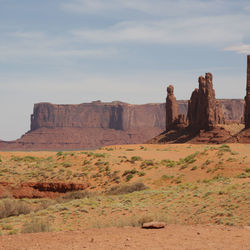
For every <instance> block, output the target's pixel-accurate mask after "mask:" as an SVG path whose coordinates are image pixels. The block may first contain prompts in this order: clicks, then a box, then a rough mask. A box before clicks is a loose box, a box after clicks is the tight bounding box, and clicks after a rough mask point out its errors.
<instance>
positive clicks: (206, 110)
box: [187, 73, 225, 131]
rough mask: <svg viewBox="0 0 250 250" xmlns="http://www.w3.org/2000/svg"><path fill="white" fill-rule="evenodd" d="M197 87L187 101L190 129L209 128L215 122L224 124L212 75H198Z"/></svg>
mask: <svg viewBox="0 0 250 250" xmlns="http://www.w3.org/2000/svg"><path fill="white" fill-rule="evenodd" d="M198 81H199V88H198V89H195V90H194V91H193V93H192V95H191V99H190V100H189V102H188V114H187V118H188V121H189V128H190V129H191V130H192V131H199V130H210V129H212V128H213V127H214V126H215V125H216V124H224V123H225V119H224V116H223V111H222V108H221V105H220V103H219V101H217V100H216V99H215V91H214V89H213V76H212V74H211V73H206V76H205V78H204V77H203V76H200V77H199V80H198Z"/></svg>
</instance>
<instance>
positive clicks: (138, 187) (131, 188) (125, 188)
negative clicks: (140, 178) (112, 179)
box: [107, 182, 148, 195]
mask: <svg viewBox="0 0 250 250" xmlns="http://www.w3.org/2000/svg"><path fill="white" fill-rule="evenodd" d="M147 188H148V187H147V186H145V185H144V184H143V183H142V182H137V183H131V184H129V185H117V186H114V187H112V188H111V189H110V190H109V191H108V192H107V194H111V195H117V194H128V193H133V192H135V191H142V190H145V189H147Z"/></svg>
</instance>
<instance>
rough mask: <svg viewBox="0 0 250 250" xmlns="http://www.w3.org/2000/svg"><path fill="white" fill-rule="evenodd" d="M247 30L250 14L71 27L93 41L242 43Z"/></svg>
mask: <svg viewBox="0 0 250 250" xmlns="http://www.w3.org/2000/svg"><path fill="white" fill-rule="evenodd" d="M243 23H244V25H242V24H243ZM249 30H250V16H248V15H228V16H217V17H197V18H174V19H171V20H160V21H144V22H138V21H137V22H134V21H131V22H121V23H117V24H115V25H113V26H110V27H107V28H104V29H96V30H93V29H91V30H90V29H83V30H74V31H73V32H72V34H73V35H74V36H76V37H78V38H79V39H82V40H87V41H90V42H93V43H120V42H135V43H152V44H196V45H199V44H200V45H204V44H207V45H210V46H213V45H223V46H224V45H225V44H230V43H236V42H241V41H242V39H243V38H244V36H246V35H247V34H248V33H249Z"/></svg>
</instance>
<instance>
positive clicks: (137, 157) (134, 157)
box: [130, 156, 142, 162]
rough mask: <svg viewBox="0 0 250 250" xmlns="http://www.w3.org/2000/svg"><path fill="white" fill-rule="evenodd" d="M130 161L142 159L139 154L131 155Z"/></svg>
mask: <svg viewBox="0 0 250 250" xmlns="http://www.w3.org/2000/svg"><path fill="white" fill-rule="evenodd" d="M130 161H131V162H135V161H142V158H141V157H140V156H132V157H131V160H130Z"/></svg>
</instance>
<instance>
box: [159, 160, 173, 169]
mask: <svg viewBox="0 0 250 250" xmlns="http://www.w3.org/2000/svg"><path fill="white" fill-rule="evenodd" d="M161 164H162V165H164V166H166V167H168V168H172V167H175V165H176V162H175V161H172V160H162V161H161Z"/></svg>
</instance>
